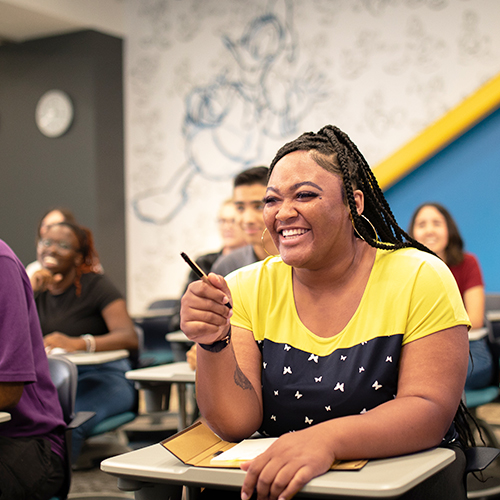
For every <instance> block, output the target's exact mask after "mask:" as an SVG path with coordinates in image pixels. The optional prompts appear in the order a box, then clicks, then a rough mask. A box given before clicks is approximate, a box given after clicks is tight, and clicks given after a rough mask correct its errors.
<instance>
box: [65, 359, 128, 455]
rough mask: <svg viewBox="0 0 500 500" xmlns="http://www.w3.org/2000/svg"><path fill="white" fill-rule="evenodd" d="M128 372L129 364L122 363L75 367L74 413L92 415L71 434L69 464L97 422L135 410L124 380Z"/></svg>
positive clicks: (126, 382)
mask: <svg viewBox="0 0 500 500" xmlns="http://www.w3.org/2000/svg"><path fill="white" fill-rule="evenodd" d="M128 370H130V363H129V361H128V360H126V359H122V360H119V361H112V362H111V363H104V364H101V365H80V366H78V388H77V391H76V404H75V410H76V411H77V412H78V411H94V412H95V413H96V414H95V416H94V417H92V418H91V419H90V420H87V422H85V423H84V424H83V425H81V426H80V427H78V428H77V429H75V430H74V431H73V433H72V453H71V454H72V462H73V463H75V461H76V459H77V458H78V456H79V454H80V450H81V447H82V445H83V442H84V441H85V439H86V438H87V437H88V436H89V435H90V433H91V431H92V429H93V428H94V427H95V426H96V425H97V424H98V423H99V422H102V421H103V420H104V419H106V418H108V417H111V416H113V415H118V414H120V413H123V412H126V411H133V410H134V409H135V408H136V405H137V401H136V400H137V393H136V390H135V389H134V383H133V382H132V381H130V380H127V379H126V378H125V372H126V371H128Z"/></svg>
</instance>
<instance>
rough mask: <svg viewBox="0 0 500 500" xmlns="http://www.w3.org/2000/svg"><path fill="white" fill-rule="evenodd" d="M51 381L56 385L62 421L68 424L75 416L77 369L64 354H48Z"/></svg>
mask: <svg viewBox="0 0 500 500" xmlns="http://www.w3.org/2000/svg"><path fill="white" fill-rule="evenodd" d="M48 360H49V370H50V377H51V378H52V382H53V383H54V385H55V386H56V389H57V394H58V396H59V403H60V404H61V408H62V411H63V416H64V421H65V422H66V423H67V424H69V423H70V422H71V421H72V420H73V418H74V416H75V398H76V387H77V383H78V370H77V368H76V365H75V364H74V363H73V362H72V361H70V360H69V359H67V358H66V357H64V356H50V355H49V356H48Z"/></svg>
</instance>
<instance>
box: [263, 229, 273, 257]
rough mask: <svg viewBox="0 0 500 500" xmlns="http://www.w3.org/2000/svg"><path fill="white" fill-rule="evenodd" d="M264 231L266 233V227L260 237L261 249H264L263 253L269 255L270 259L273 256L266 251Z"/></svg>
mask: <svg viewBox="0 0 500 500" xmlns="http://www.w3.org/2000/svg"><path fill="white" fill-rule="evenodd" d="M266 231H267V227H265V228H264V231H262V236H261V237H260V241H261V243H262V248H263V249H264V252H266V253H267V255H269V256H270V257H274V255H273V254H272V253H269V252H268V251H267V250H266V244H265V243H264V235H265V234H266Z"/></svg>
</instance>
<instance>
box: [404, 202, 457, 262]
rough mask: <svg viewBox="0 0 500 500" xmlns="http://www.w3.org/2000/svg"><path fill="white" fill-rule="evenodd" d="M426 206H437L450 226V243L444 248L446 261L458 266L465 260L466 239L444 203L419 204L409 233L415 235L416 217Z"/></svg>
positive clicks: (448, 226)
mask: <svg viewBox="0 0 500 500" xmlns="http://www.w3.org/2000/svg"><path fill="white" fill-rule="evenodd" d="M425 207H433V208H435V209H436V210H437V211H438V212H439V213H440V214H441V215H442V216H443V217H444V219H445V221H446V226H447V228H448V244H447V245H446V248H445V249H444V253H445V262H446V264H447V265H448V266H456V265H457V264H460V263H461V262H462V261H463V260H464V240H463V239H462V236H461V235H460V231H459V230H458V226H457V224H456V222H455V220H454V219H453V217H452V216H451V214H450V212H448V210H447V209H446V208H444V207H443V205H441V204H439V203H436V202H433V201H432V202H427V203H422V204H421V205H420V206H418V207H417V208H416V210H415V212H413V215H412V217H411V221H410V227H409V228H408V233H409V234H410V235H411V236H413V227H414V226H415V219H416V218H417V215H418V214H419V212H420V210H422V208H425Z"/></svg>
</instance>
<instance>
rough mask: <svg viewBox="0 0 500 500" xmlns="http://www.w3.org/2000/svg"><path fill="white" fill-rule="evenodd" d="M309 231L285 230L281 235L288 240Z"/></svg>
mask: <svg viewBox="0 0 500 500" xmlns="http://www.w3.org/2000/svg"><path fill="white" fill-rule="evenodd" d="M307 231H309V230H308V229H283V231H282V232H281V234H282V235H283V236H284V237H285V238H288V237H289V236H298V235H300V234H304V233H307Z"/></svg>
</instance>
